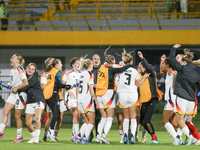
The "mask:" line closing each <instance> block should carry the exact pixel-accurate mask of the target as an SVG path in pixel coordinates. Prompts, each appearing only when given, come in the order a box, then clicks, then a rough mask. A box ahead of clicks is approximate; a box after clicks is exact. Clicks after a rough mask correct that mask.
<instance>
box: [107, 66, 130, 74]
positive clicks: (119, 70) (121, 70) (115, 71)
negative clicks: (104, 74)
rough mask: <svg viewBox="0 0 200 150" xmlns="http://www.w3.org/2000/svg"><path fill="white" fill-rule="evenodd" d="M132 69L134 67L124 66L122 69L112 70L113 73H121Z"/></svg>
mask: <svg viewBox="0 0 200 150" xmlns="http://www.w3.org/2000/svg"><path fill="white" fill-rule="evenodd" d="M130 67H133V66H132V65H127V66H124V67H121V68H114V69H112V70H110V72H111V73H113V74H114V73H120V72H123V71H125V70H127V69H128V68H130Z"/></svg>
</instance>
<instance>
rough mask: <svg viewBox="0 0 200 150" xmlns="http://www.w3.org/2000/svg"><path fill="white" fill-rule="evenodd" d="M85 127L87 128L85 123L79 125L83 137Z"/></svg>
mask: <svg viewBox="0 0 200 150" xmlns="http://www.w3.org/2000/svg"><path fill="white" fill-rule="evenodd" d="M86 128H87V124H86V123H84V124H83V125H82V126H81V129H80V134H81V137H83V135H84V134H85V130H86Z"/></svg>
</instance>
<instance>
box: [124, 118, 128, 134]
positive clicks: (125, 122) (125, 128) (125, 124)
mask: <svg viewBox="0 0 200 150" xmlns="http://www.w3.org/2000/svg"><path fill="white" fill-rule="evenodd" d="M128 129H129V119H124V121H123V132H124V135H125V134H126V135H127V137H128Z"/></svg>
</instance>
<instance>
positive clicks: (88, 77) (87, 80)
mask: <svg viewBox="0 0 200 150" xmlns="http://www.w3.org/2000/svg"><path fill="white" fill-rule="evenodd" d="M93 80H94V76H93V74H92V73H91V72H89V71H83V72H81V75H80V79H79V94H78V102H87V101H90V100H91V94H90V91H89V85H91V84H94V81H93Z"/></svg>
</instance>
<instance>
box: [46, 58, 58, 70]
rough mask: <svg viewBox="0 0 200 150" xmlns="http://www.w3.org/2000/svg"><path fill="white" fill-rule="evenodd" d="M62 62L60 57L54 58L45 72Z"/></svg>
mask: <svg viewBox="0 0 200 150" xmlns="http://www.w3.org/2000/svg"><path fill="white" fill-rule="evenodd" d="M59 62H60V59H54V60H53V61H52V63H51V64H50V65H48V66H47V67H46V69H45V72H49V71H50V70H51V69H52V68H53V67H55V66H56V65H57V64H58V63H59Z"/></svg>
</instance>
